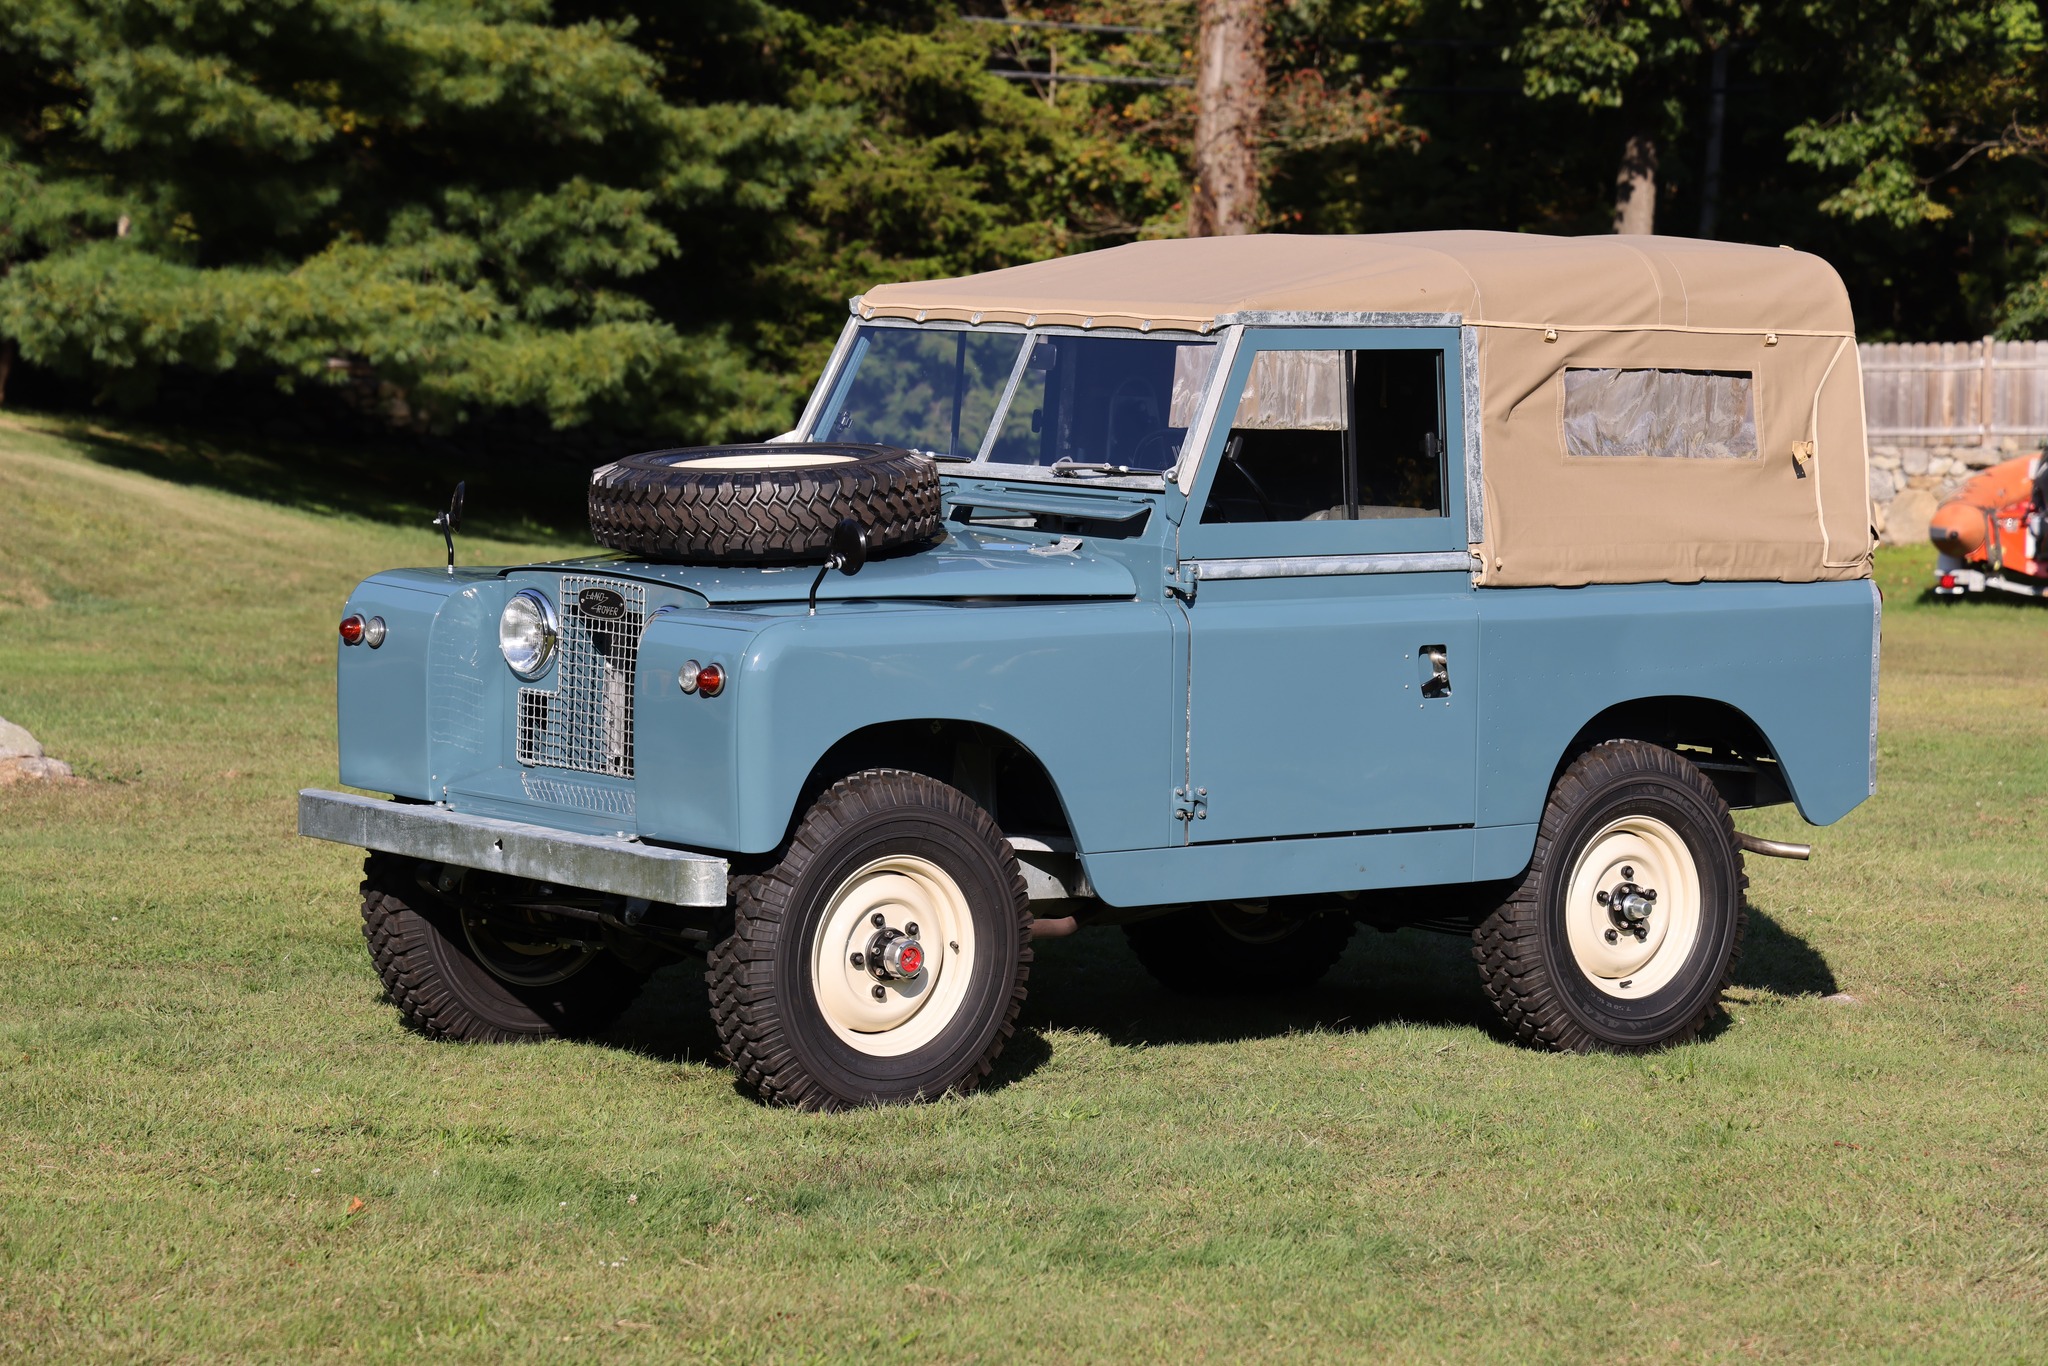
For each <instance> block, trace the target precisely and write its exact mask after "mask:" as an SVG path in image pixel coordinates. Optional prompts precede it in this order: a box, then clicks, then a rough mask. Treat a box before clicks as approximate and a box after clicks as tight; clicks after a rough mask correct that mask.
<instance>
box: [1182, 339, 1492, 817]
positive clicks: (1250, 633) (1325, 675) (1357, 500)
mask: <svg viewBox="0 0 2048 1366" xmlns="http://www.w3.org/2000/svg"><path fill="white" fill-rule="evenodd" d="M1457 341H1458V334H1457V331H1456V329H1451V328H1399V329H1395V328H1359V329H1324V328H1318V329H1305V328H1304V329H1271V330H1268V331H1264V332H1260V331H1253V332H1249V333H1247V334H1246V336H1245V339H1244V344H1243V345H1242V346H1241V347H1239V349H1238V353H1237V355H1236V358H1235V361H1234V363H1233V365H1232V367H1231V373H1230V374H1229V375H1227V376H1226V377H1225V383H1226V386H1227V387H1226V389H1225V391H1224V393H1223V395H1222V399H1223V402H1222V404H1221V406H1220V407H1219V409H1218V412H1219V413H1221V414H1234V416H1233V417H1232V418H1231V419H1230V421H1229V422H1228V423H1227V424H1226V423H1225V422H1224V421H1223V420H1222V418H1220V417H1219V419H1218V421H1217V423H1216V427H1215V430H1214V431H1212V432H1211V434H1210V439H1209V443H1208V449H1206V450H1205V451H1204V453H1203V459H1202V465H1201V468H1200V471H1199V473H1198V475H1197V477H1196V480H1195V484H1194V487H1193V488H1192V489H1191V490H1190V494H1189V503H1188V510H1187V513H1186V517H1185V520H1184V522H1183V525H1182V527H1181V529H1180V537H1179V554H1180V559H1181V561H1182V575H1181V577H1182V579H1183V581H1185V582H1189V583H1191V584H1192V586H1193V593H1192V597H1191V599H1190V600H1189V601H1187V603H1186V606H1185V610H1186V612H1187V618H1188V639H1189V649H1190V657H1189V685H1188V746H1187V757H1188V771H1187V775H1186V776H1187V786H1186V788H1185V789H1184V795H1183V799H1182V803H1181V809H1182V811H1183V813H1184V823H1185V827H1186V829H1187V832H1188V836H1187V838H1188V841H1189V842H1190V843H1209V842H1214V841H1221V840H1248V839H1272V838H1286V837H1290V836H1295V837H1298V836H1308V835H1339V834H1367V833H1377V832H1382V831H1395V830H1418V829H1431V828H1440V827H1447V826H1469V825H1470V824H1471V823H1472V820H1473V780H1474V767H1475V753H1474V745H1475V739H1476V727H1475V718H1476V716H1477V714H1478V707H1477V701H1478V699H1477V698H1476V697H1475V696H1474V691H1473V690H1474V685H1475V684H1476V682H1477V679H1478V669H1477V663H1478V658H1477V655H1478V616H1477V609H1476V605H1475V602H1474V598H1473V588H1472V583H1471V559H1470V554H1469V552H1468V550H1467V540H1466V529H1465V508H1464V498H1465V493H1464V479H1463V441H1464V433H1463V431H1462V421H1461V418H1462V405H1461V404H1460V403H1459V402H1457V401H1456V398H1455V396H1456V395H1457V394H1458V393H1459V392H1460V390H1459V374H1458V364H1459V348H1458V344H1457Z"/></svg>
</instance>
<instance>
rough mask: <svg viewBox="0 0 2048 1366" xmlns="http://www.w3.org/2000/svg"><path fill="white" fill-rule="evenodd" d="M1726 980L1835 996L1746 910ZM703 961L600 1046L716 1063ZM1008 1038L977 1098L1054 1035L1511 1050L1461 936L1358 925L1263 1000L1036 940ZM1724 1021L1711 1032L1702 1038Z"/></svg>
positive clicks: (1816, 961) (1087, 943)
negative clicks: (1472, 1036)
mask: <svg viewBox="0 0 2048 1366" xmlns="http://www.w3.org/2000/svg"><path fill="white" fill-rule="evenodd" d="M1734 984H1735V985H1736V986H1738V987H1746V988H1749V989H1751V990H1756V991H1768V992H1771V993H1773V994H1776V995H1780V996H1806V995H1822V996H1825V995H1830V994H1832V993H1833V992H1835V991H1836V990H1838V987H1837V985H1836V982H1835V975H1834V972H1833V970H1832V969H1830V968H1829V967H1828V963H1827V960H1826V959H1825V958H1823V957H1822V956H1821V954H1820V952H1819V950H1817V949H1815V948H1814V947H1813V945H1812V944H1810V943H1808V942H1807V941H1806V940H1805V939H1804V938H1802V937H1801V936H1800V935H1799V934H1797V933H1796V932H1794V931H1792V930H1789V929H1787V928H1785V926H1784V925H1782V924H1781V923H1779V922H1778V921H1777V920H1776V919H1774V918H1773V917H1772V916H1770V915H1769V914H1767V913H1765V912H1763V911H1760V910H1758V909H1756V908H1755V907H1751V908H1750V912H1749V934H1748V938H1747V941H1746V942H1745V944H1744V948H1743V954H1742V957H1741V959H1740V960H1739V961H1738V962H1737V963H1736V967H1735V976H1734ZM709 1005H710V1003H709V1000H708V997H707V995H706V991H705V986H704V967H703V963H702V962H701V961H699V960H694V959H693V960H691V961H689V962H684V963H678V964H675V965H674V966H671V967H667V968H664V969H662V970H661V971H660V972H659V973H656V974H655V976H654V977H653V979H652V980H651V981H650V982H649V983H648V986H647V989H646V990H645V991H644V992H643V993H642V994H641V995H640V997H639V999H638V1000H637V1001H635V1002H634V1004H633V1007H632V1008H631V1009H630V1010H628V1011H627V1012H626V1014H625V1015H624V1016H623V1017H621V1018H620V1020H619V1022H618V1024H617V1025H615V1026H614V1027H613V1028H612V1029H611V1030H610V1031H608V1032H607V1033H606V1034H605V1035H603V1036H602V1037H601V1038H600V1039H599V1040H598V1042H600V1043H602V1044H605V1045H608V1046H611V1047H615V1048H621V1049H625V1050H627V1051H628V1052H632V1053H637V1054H639V1055H640V1056H642V1057H646V1058H652V1059H655V1060H657V1061H660V1062H665V1063H671V1064H676V1065H683V1066H688V1065H702V1066H715V1065H716V1064H715V1062H714V1061H713V1060H714V1059H715V1057H716V1055H717V1050H718V1034H717V1031H716V1030H715V1029H714V1028H713V1027H712V1024H711V1014H710V1009H709ZM1017 1024H1018V1027H1017V1033H1016V1034H1015V1036H1014V1037H1012V1038H1011V1040H1010V1043H1009V1045H1008V1046H1007V1047H1006V1048H1005V1049H1004V1050H1003V1055H1002V1057H1001V1058H1000V1059H999V1060H998V1061H997V1063H996V1067H995V1071H994V1072H993V1074H991V1075H990V1077H989V1079H988V1080H987V1081H986V1082H985V1083H984V1084H983V1088H982V1089H983V1090H985V1091H996V1090H1000V1089H1002V1088H1003V1087H1005V1086H1008V1085H1010V1084H1011V1083H1013V1082H1017V1081H1021V1080H1023V1079H1024V1078H1026V1077H1028V1076H1030V1075H1031V1074H1032V1073H1034V1072H1036V1071H1037V1070H1038V1069H1039V1068H1041V1067H1043V1066H1045V1065H1046V1063H1048V1062H1050V1061H1051V1059H1052V1055H1053V1043H1052V1038H1051V1035H1052V1034H1053V1033H1054V1032H1056V1031H1064V1030H1076V1031H1080V1032H1084V1033H1090V1034H1095V1035H1097V1036H1099V1037H1100V1038H1102V1039H1103V1040H1104V1041H1106V1042H1108V1043H1110V1044H1112V1045H1114V1046H1116V1047H1120V1048H1154V1047H1160V1046H1163V1045H1169V1044H1221V1043H1234V1042H1239V1041H1242V1040H1247V1039H1266V1038H1277V1037H1280V1036H1283V1035H1287V1034H1299V1033H1309V1032H1318V1033H1326V1034H1354V1033H1355V1034H1363V1033H1366V1032H1368V1031H1371V1030H1374V1029H1379V1028H1383V1027H1385V1026H1388V1025H1395V1024H1412V1025H1424V1026H1451V1027H1463V1028H1472V1029H1477V1030H1480V1031H1482V1032H1484V1033H1485V1034H1487V1035H1488V1036H1489V1037H1491V1038H1493V1039H1495V1040H1496V1041H1498V1042H1499V1043H1501V1044H1502V1046H1504V1047H1512V1046H1514V1045H1513V1042H1512V1040H1511V1039H1510V1038H1509V1037H1508V1035H1507V1033H1506V1031H1505V1030H1504V1029H1503V1028H1502V1026H1501V1023H1500V1019H1499V1017H1498V1016H1497V1015H1495V1014H1494V1011H1493V1007H1492V1006H1491V1005H1490V1004H1489V1003H1488V1002H1487V999H1486V996H1485V994H1484V993H1483V992H1482V991H1481V990H1480V986H1479V973H1478V970H1477V968H1476V967H1474V965H1473V962H1472V953H1471V943H1470V941H1469V940H1467V939H1465V938H1463V937H1459V936H1452V935H1445V934H1429V933H1424V932H1422V931H1419V930H1402V931H1400V932H1398V933H1395V934H1382V933H1379V932H1377V931H1374V930H1370V929H1360V930H1359V931H1358V933H1357V935H1356V936H1354V937H1353V939H1352V941H1351V945H1350V947H1349V948H1348V949H1346V950H1345V953H1344V957H1343V959H1342V961H1340V962H1339V963H1338V964H1337V966H1336V967H1335V968H1333V969H1331V971H1330V973H1329V974H1328V975H1327V976H1326V977H1324V978H1323V979H1322V980H1321V981H1320V982H1317V983H1315V984H1313V985H1311V986H1307V987H1299V988H1292V989H1285V990H1281V991H1278V992H1275V993H1273V994H1270V995H1261V996H1242V997H1217V998H1198V997H1191V996H1180V995H1176V994H1174V993H1172V992H1169V991H1167V990H1165V989H1164V988H1163V987H1161V986H1159V985H1158V984H1157V983H1155V982H1154V981H1153V980H1152V979H1151V977H1150V976H1149V975H1148V974H1147V973H1146V972H1145V969H1144V968H1143V967H1141V966H1139V964H1138V960H1137V958H1136V957H1135V956H1133V955H1132V953H1131V951H1130V949H1129V948H1128V947H1127V946H1126V944H1125V942H1124V937H1123V934H1122V933H1121V932H1120V931H1118V930H1114V929H1094V930H1086V931H1083V932H1082V933H1080V934H1078V935H1075V936H1074V937H1072V938H1070V939H1053V940H1042V941H1040V942H1039V944H1038V945H1037V953H1036V961H1035V962H1034V963H1033V965H1032V969H1031V983H1030V995H1029V997H1028V998H1027V999H1026V1000H1025V1003H1024V1009H1023V1012H1022V1014H1021V1015H1020V1017H1019V1019H1018V1022H1017ZM1725 1027H1726V1024H1725V1021H1717V1022H1715V1023H1714V1024H1711V1025H1709V1026H1708V1028H1707V1029H1706V1031H1705V1032H1704V1034H1703V1036H1702V1037H1703V1038H1706V1039H1711V1038H1713V1037H1714V1036H1715V1035H1716V1034H1718V1033H1720V1032H1721V1030H1722V1029H1724V1028H1725Z"/></svg>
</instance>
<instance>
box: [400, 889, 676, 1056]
mask: <svg viewBox="0 0 2048 1366" xmlns="http://www.w3.org/2000/svg"><path fill="white" fill-rule="evenodd" d="M420 867H421V865H420V864H418V863H417V862H415V861H414V860H412V859H407V858H400V857H397V856H396V855H392V854H371V855H370V856H369V858H368V859H367V860H365V861H364V863H363V885H362V891H363V938H364V939H366V940H368V941H369V945H370V961H371V963H373V964H375V966H376V969H377V975H378V977H380V978H382V979H383V982H384V989H385V991H386V992H387V993H388V994H389V996H390V998H391V1003H392V1004H393V1005H395V1006H397V1007H398V1013H399V1015H400V1016H401V1017H402V1018H403V1019H404V1020H405V1023H406V1024H407V1025H409V1026H411V1027H412V1028H413V1029H416V1030H418V1031H419V1032H420V1033H422V1034H425V1035H426V1036H427V1037H428V1038H432V1039H453V1040H457V1041H460V1042H465V1043H518V1042H522V1041H525V1040H532V1039H551V1038H556V1037H570V1038H575V1037H582V1036H586V1035H590V1034H595V1033H598V1032H600V1031H601V1030H603V1029H604V1028H605V1027H606V1026H607V1025H609V1024H611V1023H612V1021H614V1020H616V1019H617V1018H618V1017H619V1015H620V1014H621V1013H623V1012H624V1011H625V1009H626V1007H627V1006H629V1005H631V1004H632V1002H633V998H634V997H635V996H636V995H638V994H639V991H640V986H641V982H642V980H643V979H642V978H641V976H640V974H639V973H637V972H635V971H633V970H632V969H631V968H630V967H628V966H627V965H626V964H625V963H624V962H623V961H621V960H620V959H619V958H618V957H617V956H616V955H614V954H613V953H611V952H610V951H609V950H604V949H599V950H597V951H596V952H594V953H590V954H587V955H583V954H576V953H574V952H564V953H562V954H560V955H559V956H558V957H557V958H556V959H555V960H553V961H552V962H550V961H549V960H546V959H542V958H537V959H535V964H536V966H539V967H542V968H549V969H552V971H538V972H531V973H529V974H528V975H531V976H536V977H539V976H548V975H552V974H553V972H554V971H562V970H565V969H566V970H567V975H564V976H563V977H562V978H561V980H559V981H552V982H517V981H508V980H506V978H505V977H504V976H502V975H501V974H499V973H497V972H494V971H492V969H491V968H490V967H489V966H488V965H487V961H486V958H485V956H484V953H483V952H482V951H481V950H480V946H489V947H491V948H493V949H497V950H499V951H502V945H501V944H500V943H498V941H495V940H493V939H492V938H491V937H490V933H491V932H490V929H489V926H488V925H487V924H481V923H478V922H479V919H480V917H479V916H478V913H476V912H473V911H472V912H470V913H469V918H470V921H471V924H470V925H469V927H467V928H466V927H465V923H464V920H465V912H464V910H463V908H462V907H460V906H458V905H457V904H456V903H454V902H452V901H449V900H447V899H445V898H443V897H440V896H438V895H436V894H435V893H433V892H430V891H429V890H428V889H427V888H426V887H425V886H424V885H422V883H421V881H420V877H419V871H420ZM482 919H488V916H487V915H486V916H484V917H482Z"/></svg>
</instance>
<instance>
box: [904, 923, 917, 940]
mask: <svg viewBox="0 0 2048 1366" xmlns="http://www.w3.org/2000/svg"><path fill="white" fill-rule="evenodd" d="M903 933H904V934H906V935H908V936H909V937H910V938H912V939H915V938H917V922H916V921H915V920H913V921H911V922H910V923H909V924H908V925H905V926H904V927H903Z"/></svg>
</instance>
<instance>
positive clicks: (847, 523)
mask: <svg viewBox="0 0 2048 1366" xmlns="http://www.w3.org/2000/svg"><path fill="white" fill-rule="evenodd" d="M826 550H827V551H828V552H829V554H830V556H831V564H832V567H833V568H835V569H837V570H838V571H839V572H840V573H842V574H858V573H860V571H861V566H863V565H865V564H866V563H867V562H868V529H867V528H866V527H864V526H862V525H861V524H860V523H859V522H856V521H854V520H853V518H851V517H842V518H840V520H839V525H838V526H835V527H833V528H832V539H831V540H830V541H829V542H827V543H826Z"/></svg>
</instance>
